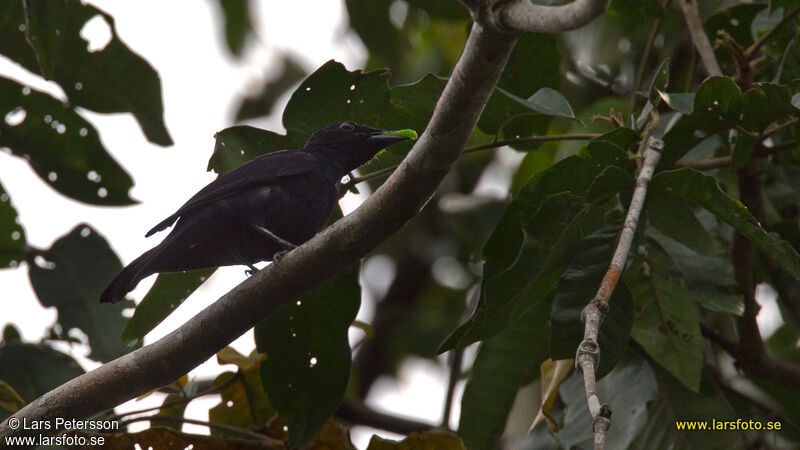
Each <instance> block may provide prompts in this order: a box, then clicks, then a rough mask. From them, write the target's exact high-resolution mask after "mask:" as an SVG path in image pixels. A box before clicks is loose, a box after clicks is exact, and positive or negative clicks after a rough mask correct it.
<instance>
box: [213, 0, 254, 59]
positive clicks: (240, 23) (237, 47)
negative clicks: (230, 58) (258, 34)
mask: <svg viewBox="0 0 800 450" xmlns="http://www.w3.org/2000/svg"><path fill="white" fill-rule="evenodd" d="M219 6H220V8H222V12H223V15H224V16H225V43H226V44H227V45H228V50H229V51H230V52H231V53H232V54H234V55H236V56H242V50H243V49H244V44H245V39H246V38H247V36H248V35H249V34H252V33H253V24H252V22H251V21H250V3H249V1H248V0H219Z"/></svg>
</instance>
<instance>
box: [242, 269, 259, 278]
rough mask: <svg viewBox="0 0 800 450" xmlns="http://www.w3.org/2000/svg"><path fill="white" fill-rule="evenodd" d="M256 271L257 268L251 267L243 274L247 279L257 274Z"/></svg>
mask: <svg viewBox="0 0 800 450" xmlns="http://www.w3.org/2000/svg"><path fill="white" fill-rule="evenodd" d="M258 270H259V269H258V268H257V267H251V268H249V269H247V270H245V271H244V274H245V275H247V276H248V277H251V276H253V275H255V274H256V272H258Z"/></svg>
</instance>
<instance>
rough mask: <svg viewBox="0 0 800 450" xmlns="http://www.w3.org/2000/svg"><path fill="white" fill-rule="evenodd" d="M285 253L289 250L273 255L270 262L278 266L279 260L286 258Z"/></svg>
mask: <svg viewBox="0 0 800 450" xmlns="http://www.w3.org/2000/svg"><path fill="white" fill-rule="evenodd" d="M287 253H289V250H281V251H279V252H278V253H275V254H274V255H272V262H273V263H275V264H278V263H279V262H280V260H281V258H283V257H284V256H286V254H287Z"/></svg>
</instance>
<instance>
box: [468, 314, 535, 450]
mask: <svg viewBox="0 0 800 450" xmlns="http://www.w3.org/2000/svg"><path fill="white" fill-rule="evenodd" d="M548 310H549V305H548V304H547V303H546V302H540V303H538V304H537V305H535V306H533V307H532V308H531V309H530V310H528V312H526V313H525V316H524V317H522V318H520V320H518V321H516V322H514V323H513V324H512V325H510V326H509V327H508V328H506V329H505V330H503V331H501V332H500V333H498V334H497V335H495V336H492V337H490V338H489V339H486V340H485V341H484V342H483V343H481V346H480V347H479V348H478V355H477V356H476V357H475V363H474V364H473V365H472V371H471V373H470V377H469V379H468V380H467V385H466V387H465V388H464V396H463V397H462V399H461V417H460V419H459V423H458V434H459V436H461V438H462V439H463V440H464V443H465V444H466V446H467V447H468V448H471V449H492V448H494V447H495V444H496V443H497V442H498V439H499V438H500V435H502V434H503V429H504V428H505V425H506V420H507V418H508V413H509V411H510V410H511V406H512V404H513V403H514V398H515V397H516V395H517V390H519V388H520V387H522V386H524V385H526V384H528V383H530V382H531V381H533V380H535V379H536V378H538V377H539V366H540V365H541V363H542V362H543V361H544V360H545V359H547V358H548V351H547V331H548V326H547V319H548Z"/></svg>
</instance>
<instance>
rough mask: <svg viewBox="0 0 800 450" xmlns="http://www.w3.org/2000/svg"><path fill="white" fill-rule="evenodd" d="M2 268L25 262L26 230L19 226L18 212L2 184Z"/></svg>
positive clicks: (0, 215)
mask: <svg viewBox="0 0 800 450" xmlns="http://www.w3.org/2000/svg"><path fill="white" fill-rule="evenodd" d="M0 233H1V234H0V268H5V267H17V265H18V264H19V262H20V261H24V260H25V244H26V242H27V239H26V237H25V230H24V229H23V228H22V225H20V224H19V216H17V210H16V209H15V208H14V205H13V204H12V202H11V198H10V197H9V196H8V193H7V192H6V190H5V189H4V188H3V185H2V184H0Z"/></svg>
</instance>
